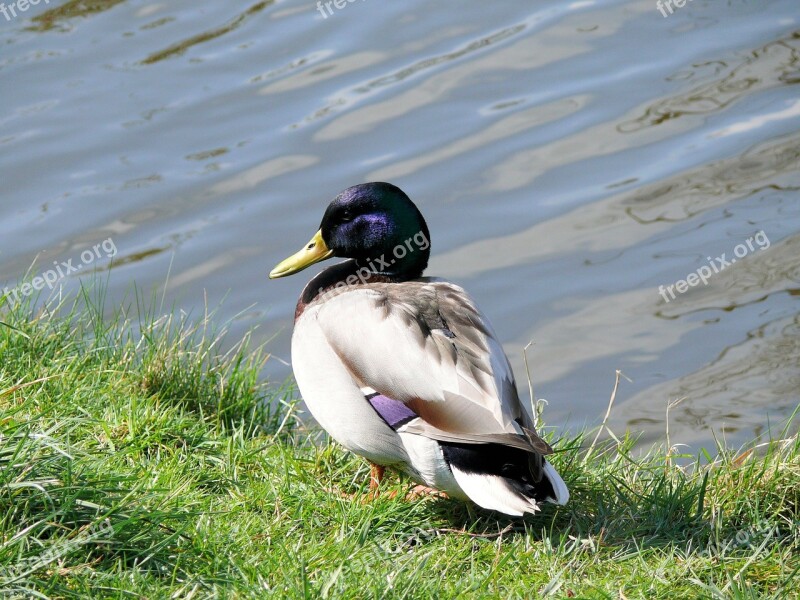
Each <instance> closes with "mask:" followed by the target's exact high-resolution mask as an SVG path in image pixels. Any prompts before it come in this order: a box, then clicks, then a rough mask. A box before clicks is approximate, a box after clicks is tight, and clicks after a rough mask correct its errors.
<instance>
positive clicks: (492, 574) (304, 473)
mask: <svg viewBox="0 0 800 600" xmlns="http://www.w3.org/2000/svg"><path fill="white" fill-rule="evenodd" d="M90 296H91V295H90V294H88V293H84V294H83V295H82V296H81V298H79V300H78V301H76V303H75V304H74V306H72V307H66V306H63V305H61V306H57V307H50V308H49V309H48V310H43V311H39V312H36V313H35V314H34V313H32V312H31V308H30V307H29V306H22V307H16V308H11V307H8V306H5V307H4V308H2V309H0V321H2V323H0V595H2V596H3V597H42V598H44V597H51V598H84V597H90V596H91V597H108V598H128V597H133V598H209V597H220V598H229V597H230V598H264V597H270V596H275V597H314V598H316V597H324V598H325V597H329V598H342V597H344V598H348V597H349V598H384V597H386V598H400V597H407V598H427V597H487V598H492V597H495V598H544V597H554V598H561V597H583V598H630V599H633V598H717V597H719V598H728V597H732V598H789V597H794V598H796V597H798V596H797V592H796V589H797V588H798V587H800V573H799V570H800V559H799V558H798V554H800V552H799V551H800V543H799V542H800V527H798V511H799V510H800V508H799V506H800V458H799V457H800V443H798V439H797V437H796V436H795V437H790V438H789V439H788V440H786V441H777V440H778V439H781V438H786V437H787V436H788V433H786V432H787V431H789V430H790V429H789V428H787V429H786V431H784V432H783V433H782V434H776V435H775V438H776V441H773V442H771V443H765V440H760V443H761V445H760V446H759V447H757V448H756V449H755V451H754V452H752V453H750V454H748V455H742V454H741V452H732V451H722V450H720V451H719V453H718V456H714V457H709V456H702V457H699V459H692V460H689V459H688V458H687V457H674V456H673V457H672V458H671V459H668V458H667V453H666V452H665V450H664V449H663V448H654V449H652V450H650V451H649V452H641V451H639V450H638V449H634V448H633V442H632V440H631V439H629V438H625V439H622V440H620V441H619V442H617V441H613V440H611V441H607V442H602V443H600V444H599V445H597V446H594V447H593V446H592V445H591V443H590V441H591V440H592V439H593V437H594V436H593V435H589V434H586V435H582V436H578V437H577V438H573V439H560V440H556V441H555V442H554V443H555V446H556V448H557V450H558V453H557V455H556V456H555V457H554V458H553V462H554V463H555V465H556V468H557V469H558V471H559V472H560V473H561V474H562V475H563V476H564V479H565V480H566V482H567V484H568V485H569V487H570V490H571V492H572V499H571V501H570V503H569V505H568V506H566V507H562V508H555V507H546V508H545V509H544V510H543V511H542V512H541V513H540V514H538V515H536V516H533V517H528V518H526V519H524V520H515V519H506V518H502V517H501V516H498V515H497V514H494V513H489V512H485V511H481V510H478V509H476V508H474V507H470V506H466V505H464V504H462V503H459V502H454V501H449V500H442V499H426V500H417V501H405V500H404V499H402V498H403V495H404V492H405V490H406V489H407V488H408V485H409V484H408V482H405V481H401V480H399V479H397V478H394V479H392V480H390V481H389V483H388V485H387V486H386V487H387V489H394V490H396V491H398V492H399V493H398V497H397V498H396V499H391V498H388V497H381V498H379V499H377V500H375V501H372V502H365V501H364V500H365V498H366V491H365V484H366V481H367V472H368V471H367V467H366V465H365V463H364V462H363V461H362V460H360V459H358V458H356V457H354V456H352V455H349V454H347V453H345V452H344V451H342V450H341V449H340V448H339V447H338V446H336V445H334V444H330V443H327V442H326V441H324V439H323V438H322V437H321V436H320V435H319V434H318V433H309V432H308V431H306V430H305V429H303V428H302V427H300V425H299V420H298V418H297V417H298V414H299V411H298V408H297V406H296V404H295V400H294V396H295V394H294V393H293V391H292V390H291V389H290V388H288V387H285V386H284V387H281V386H272V385H268V384H265V383H263V382H261V381H260V379H259V376H258V374H259V371H260V370H261V367H262V366H263V362H264V360H265V359H266V355H265V354H263V353H261V352H259V351H249V350H248V348H247V343H246V340H245V341H244V342H243V343H241V344H239V345H237V346H236V347H234V349H233V350H231V351H229V352H227V353H225V354H224V355H223V354H222V350H221V348H222V347H223V343H224V342H223V339H222V334H224V332H215V331H213V330H212V327H211V325H210V323H211V320H212V319H211V317H208V318H202V319H200V320H199V322H198V323H196V324H192V323H191V321H189V320H188V319H183V320H181V319H175V318H169V317H164V318H160V319H158V318H156V316H155V315H154V314H153V313H152V312H151V311H148V310H146V309H144V308H142V306H143V305H142V303H141V301H139V302H136V303H135V306H134V310H132V311H130V310H129V311H127V312H126V311H120V312H119V313H118V314H117V315H116V316H114V317H111V318H108V317H106V318H103V316H102V314H103V298H102V296H100V297H90ZM131 314H133V316H131ZM304 419H306V417H305V416H304ZM678 463H680V465H681V466H678ZM345 494H355V498H354V499H348V498H347V497H345Z"/></svg>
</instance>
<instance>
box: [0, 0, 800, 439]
mask: <svg viewBox="0 0 800 600" xmlns="http://www.w3.org/2000/svg"><path fill="white" fill-rule="evenodd" d="M0 24H2V25H3V28H2V29H0V44H2V47H3V51H2V53H0V79H2V90H3V99H4V102H3V110H2V111H0V148H1V149H2V154H0V175H1V176H2V179H3V183H4V192H5V193H4V197H3V204H2V206H3V208H4V209H5V210H4V211H3V213H2V214H1V215H0V282H4V283H3V285H4V286H5V285H6V284H7V283H8V284H11V283H13V284H16V282H17V281H18V280H19V278H20V277H22V276H23V275H24V274H25V273H26V272H28V271H29V269H31V264H33V263H34V261H35V265H34V267H33V268H32V270H33V272H35V271H36V270H37V269H38V268H40V267H41V268H46V267H48V266H49V265H50V264H51V263H52V262H53V261H57V260H65V259H67V258H69V257H71V256H75V255H76V254H78V255H79V254H80V251H81V250H83V249H84V248H86V247H91V246H92V245H93V244H95V243H98V242H99V241H101V240H104V239H107V238H109V237H111V238H113V240H114V243H115V245H116V247H117V248H118V251H119V254H118V255H117V257H116V258H115V263H114V265H113V266H112V267H111V269H110V273H109V275H108V276H109V285H110V286H111V290H110V295H111V297H112V298H115V299H116V298H122V297H123V296H124V295H125V293H126V292H128V291H129V286H130V283H131V281H136V282H137V283H138V284H139V285H140V286H142V287H143V288H144V289H147V290H149V289H150V288H152V287H160V288H163V287H164V286H166V293H167V297H168V299H169V300H171V302H170V304H172V303H174V305H175V306H179V307H181V308H183V309H185V310H192V309H194V311H195V313H197V314H200V313H201V312H202V311H203V310H204V307H205V303H206V301H208V302H209V303H210V304H211V305H212V306H213V305H214V304H215V303H216V302H219V301H221V300H222V299H223V298H225V303H224V305H223V306H222V310H221V314H222V315H223V316H225V315H227V316H228V317H230V318H235V320H234V322H233V330H234V333H239V334H241V333H243V332H244V331H245V330H246V329H248V328H250V327H253V326H258V327H259V329H258V330H257V336H256V337H258V336H260V339H261V340H270V342H269V344H270V349H271V350H272V351H273V352H274V354H275V356H276V358H277V359H278V360H275V361H272V362H271V363H270V364H268V365H267V369H266V372H265V375H266V376H269V377H271V378H274V379H282V378H284V377H286V376H287V375H288V374H289V370H288V368H287V367H286V365H285V360H287V359H288V354H289V352H288V346H289V335H290V331H291V315H292V314H293V308H294V302H295V298H296V296H297V294H298V293H299V290H300V288H301V287H302V285H303V277H302V276H300V277H299V278H289V279H286V280H280V281H275V282H268V281H267V279H266V272H267V270H268V268H269V267H271V266H272V265H273V264H275V263H276V262H277V261H278V260H279V259H280V258H282V257H283V256H285V255H286V254H287V253H288V252H291V251H294V249H295V248H296V247H297V246H298V245H299V244H301V243H302V242H304V241H305V240H307V239H308V237H309V236H310V234H312V233H313V231H314V230H315V229H316V227H317V225H318V223H319V219H320V217H321V214H322V210H323V208H324V206H325V205H326V203H327V201H328V200H329V198H330V197H332V196H333V195H334V194H335V193H336V192H338V191H339V190H340V189H343V188H345V187H347V186H349V185H352V184H354V183H357V182H360V181H365V180H391V181H393V182H394V183H397V184H398V185H400V186H401V187H403V188H404V189H406V190H407V191H408V192H409V194H410V195H411V196H412V197H413V198H414V199H415V200H417V202H418V203H419V205H420V207H421V208H422V210H423V212H424V213H425V215H426V217H427V219H428V223H429V226H430V229H431V234H432V243H433V260H432V261H431V269H430V274H436V275H441V276H445V277H449V278H453V279H455V280H456V281H458V282H460V283H462V284H464V285H465V286H466V287H467V289H469V290H470V291H471V292H472V293H473V294H474V295H475V297H476V298H477V300H478V302H479V303H480V304H481V305H482V307H483V308H484V310H485V311H486V312H487V313H488V314H489V315H490V317H491V318H492V320H493V322H494V324H495V326H496V329H497V330H498V333H499V335H500V336H501V338H502V339H503V342H504V344H505V346H506V348H507V350H508V352H509V356H510V358H511V361H512V363H513V365H514V368H515V371H516V372H517V376H518V378H519V379H524V375H523V374H524V369H523V367H522V348H523V347H524V346H525V345H526V344H527V343H528V342H529V341H530V340H533V341H534V342H535V345H534V346H533V347H532V348H531V350H529V358H530V359H531V362H532V367H533V375H534V380H535V383H536V388H537V392H538V393H539V394H541V395H542V396H543V397H545V398H547V399H548V400H549V402H550V404H549V406H548V410H547V413H546V415H545V416H546V419H547V421H548V422H549V423H551V424H553V425H556V426H562V425H563V426H564V427H580V426H582V425H583V424H584V423H591V424H594V423H597V422H598V420H599V419H600V417H601V416H602V413H603V411H604V410H605V406H606V402H607V400H608V395H609V393H610V391H611V388H612V385H613V379H614V370H615V369H617V368H619V369H622V371H623V372H624V373H625V374H626V375H628V376H629V377H630V378H631V379H632V380H633V382H632V383H628V382H623V384H622V387H621V389H620V392H619V394H618V396H617V408H616V409H615V412H612V417H611V421H612V426H613V427H614V428H615V429H617V430H622V429H624V428H626V427H627V428H630V429H631V430H632V431H634V432H635V433H641V434H642V436H643V439H644V440H646V441H649V440H656V439H661V438H662V437H663V434H664V431H665V411H666V406H667V403H668V402H669V401H670V400H675V399H677V398H681V397H686V400H684V401H683V402H682V403H681V404H680V405H678V406H676V407H675V408H673V409H672V411H671V413H670V433H671V437H672V440H673V442H682V443H689V444H693V445H695V446H697V445H701V444H708V443H710V442H711V441H712V440H713V437H714V435H717V436H718V437H723V436H724V437H725V439H726V440H727V441H728V442H729V443H731V444H736V443H739V442H742V441H744V440H746V439H747V438H749V437H751V436H752V435H753V434H760V433H763V432H764V431H765V428H766V427H767V426H768V424H775V423H779V422H780V421H781V419H782V418H784V417H786V416H787V415H788V414H790V413H791V411H792V410H794V408H795V407H797V405H798V400H799V399H800V368H798V367H799V366H800V345H798V339H800V337H798V324H799V323H800V321H799V320H798V319H800V310H798V304H797V300H798V296H800V266H799V265H800V263H798V261H797V258H796V257H797V256H799V255H800V203H798V200H799V199H800V169H798V166H799V165H800V133H798V132H800V97H798V91H797V89H798V88H797V84H798V83H800V60H798V57H799V56H800V15H798V14H797V7H796V0H766V1H764V0H758V1H756V0H741V1H737V2H735V3H725V4H724V5H720V4H718V3H700V2H695V3H691V4H687V5H686V6H685V7H684V8H683V9H681V11H679V12H676V13H675V14H674V15H672V16H670V17H669V18H668V19H664V18H663V17H662V16H661V14H660V13H659V12H658V11H657V10H656V9H655V7H654V4H653V2H652V0H587V1H579V2H559V1H556V0H548V1H545V2H539V3H536V5H535V6H534V5H532V6H522V5H519V4H514V3H501V4H497V5H492V7H491V10H487V7H486V5H477V4H476V5H459V7H458V9H457V10H455V9H454V8H453V7H452V6H450V5H447V4H442V5H430V4H429V3H426V4H422V3H421V2H411V3H404V4H400V3H392V4H388V3H377V2H364V3H355V4H353V5H352V6H348V9H347V10H346V11H337V12H335V14H333V15H329V17H328V18H327V19H323V18H322V17H321V16H320V14H319V13H318V12H317V10H316V8H315V4H314V3H312V2H300V1H297V0H287V1H265V2H253V1H252V0H250V1H247V0H235V1H234V2H228V3H210V2H197V1H196V0H193V1H191V2H190V1H188V0H173V1H170V2H168V3H167V2H159V1H147V0H145V1H142V2H138V1H134V0H128V1H123V0H85V1H84V0H80V1H78V0H69V1H66V2H58V3H57V2H56V0H51V2H50V4H49V5H45V4H43V3H40V4H39V5H37V6H31V7H30V10H29V11H27V12H26V13H25V15H24V18H17V19H16V20H13V21H9V22H6V23H4V22H3V21H2V19H0ZM761 230H763V231H764V232H765V234H766V235H767V236H768V237H769V240H770V242H771V245H770V247H769V249H766V250H764V251H758V252H753V253H752V254H751V255H749V256H747V257H744V258H742V259H741V260H740V261H738V262H737V263H736V264H732V265H731V266H730V268H727V269H725V270H724V271H723V272H721V273H719V274H715V275H714V276H713V277H711V278H710V279H709V282H708V285H703V286H695V287H691V288H690V289H689V290H688V291H687V292H686V293H683V294H680V295H679V296H678V297H676V298H675V299H674V300H671V301H670V302H665V301H664V299H663V297H662V296H661V295H660V294H659V292H658V290H659V286H661V285H670V284H674V283H675V282H676V281H678V280H681V279H685V278H686V277H687V275H688V274H690V273H693V272H695V271H696V270H697V269H698V267H700V266H701V265H704V264H707V263H708V261H709V257H713V256H719V255H721V254H722V253H725V252H727V253H728V255H730V253H731V252H732V249H733V248H734V247H735V246H736V245H737V244H740V243H742V242H743V241H744V240H746V239H747V238H748V237H750V236H752V235H753V234H755V233H756V232H757V231H761ZM94 266H95V267H96V268H97V269H98V270H106V269H108V268H109V266H110V265H109V264H108V263H107V262H105V263H103V262H100V261H98V264H96V265H94ZM168 273H169V275H168ZM309 276H310V275H309ZM6 282H7V283H6ZM69 282H70V285H73V286H74V284H75V283H76V280H75V279H74V278H70V279H69ZM273 338H274V339H273Z"/></svg>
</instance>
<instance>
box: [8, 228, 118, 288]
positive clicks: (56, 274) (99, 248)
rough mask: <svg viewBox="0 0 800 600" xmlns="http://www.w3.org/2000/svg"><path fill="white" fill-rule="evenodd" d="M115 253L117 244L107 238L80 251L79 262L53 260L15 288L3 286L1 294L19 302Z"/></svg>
mask: <svg viewBox="0 0 800 600" xmlns="http://www.w3.org/2000/svg"><path fill="white" fill-rule="evenodd" d="M116 255H117V246H116V244H114V240H112V239H111V238H108V239H106V240H103V241H102V242H100V243H99V244H95V245H94V246H92V247H91V248H87V249H86V250H84V251H83V252H81V255H80V261H81V262H79V263H76V262H75V259H74V258H70V259H69V260H66V261H61V262H59V261H53V268H52V269H48V270H47V271H44V272H42V273H40V274H39V275H36V276H35V277H34V278H33V279H30V280H29V281H26V282H24V283H21V284H19V285H18V286H17V287H15V288H10V289H9V288H8V287H6V288H4V289H3V295H4V296H5V297H6V299H7V300H8V301H14V302H16V303H17V304H19V303H20V302H22V299H23V298H26V297H28V296H30V295H31V294H33V293H34V292H40V291H42V290H43V289H44V288H48V289H50V290H52V289H53V288H54V287H55V285H56V283H58V282H59V281H61V280H62V279H64V277H67V276H68V275H71V274H73V273H78V272H80V270H81V269H83V267H86V266H88V265H91V264H92V263H93V262H94V261H96V260H98V259H100V258H103V257H104V256H105V257H106V258H113V257H115V256H116Z"/></svg>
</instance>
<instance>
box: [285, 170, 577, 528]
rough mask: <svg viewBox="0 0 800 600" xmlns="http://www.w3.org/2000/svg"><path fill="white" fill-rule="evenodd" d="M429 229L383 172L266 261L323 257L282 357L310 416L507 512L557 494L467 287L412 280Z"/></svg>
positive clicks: (507, 369)
mask: <svg viewBox="0 0 800 600" xmlns="http://www.w3.org/2000/svg"><path fill="white" fill-rule="evenodd" d="M429 256H430V235H429V232H428V226H427V224H426V223H425V219H424V218H423V217H422V214H421V213H420V211H419V209H418V208H417V207H416V205H415V204H414V203H413V202H412V201H411V200H410V199H409V198H408V196H406V194H405V193H404V192H403V191H402V190H400V189H399V188H397V187H395V186H394V185H391V184H389V183H365V184H362V185H356V186H353V187H350V188H347V189H346V190H344V191H343V192H342V193H340V194H339V195H338V196H336V197H335V198H334V199H333V201H332V202H331V203H330V205H329V206H328V208H327V210H326V211H325V214H324V215H323V217H322V224H321V225H320V228H319V231H317V233H316V234H314V237H312V238H311V241H309V242H308V244H306V245H305V246H304V247H303V249H302V250H300V251H299V252H297V253H296V254H294V255H293V256H290V257H289V258H287V259H286V260H284V261H283V262H281V263H280V264H278V265H277V266H276V267H275V268H274V269H273V270H272V271H271V272H270V274H269V276H270V278H273V279H274V278H278V277H286V276H288V275H292V274H294V273H297V272H299V271H301V270H303V269H305V268H306V267H309V266H311V265H313V264H314V263H317V262H319V261H322V260H325V259H327V258H331V257H339V258H346V259H348V260H346V261H344V262H341V263H339V264H336V265H334V266H332V267H328V268H327V269H325V270H323V271H322V272H320V273H319V274H318V275H316V276H315V277H313V278H312V279H311V281H309V283H308V285H306V287H305V289H304V290H303V292H302V294H301V295H300V299H299V300H298V302H297V308H296V309H295V316H294V333H293V335H292V368H293V370H294V375H295V379H296V380H297V385H298V387H299V389H300V393H301V395H302V397H303V399H304V400H305V403H306V405H307V406H308V408H309V410H310V411H311V413H312V414H313V415H314V417H315V418H316V420H317V421H318V422H319V424H320V425H321V426H322V427H323V428H324V429H325V430H327V432H328V433H329V434H330V435H331V436H332V437H333V438H334V439H335V440H336V441H338V442H339V443H340V444H341V445H343V446H344V447H345V448H347V449H348V450H350V451H352V452H355V453H356V454H358V455H361V456H363V457H365V458H366V459H367V460H369V461H370V462H371V463H372V464H373V481H379V479H380V477H381V476H382V474H383V469H384V468H385V467H393V468H396V469H398V470H400V471H402V472H404V473H406V474H407V475H409V476H410V477H411V478H412V479H413V480H415V481H416V482H418V483H420V484H423V485H425V486H428V487H430V488H433V489H435V490H439V491H441V492H444V493H446V494H447V495H449V496H450V497H454V498H460V499H464V500H467V499H469V500H472V501H473V502H475V503H476V504H478V505H479V506H481V507H483V508H486V509H490V510H496V511H500V512H502V513H505V514H508V515H514V516H521V515H523V514H524V513H532V512H535V511H537V510H539V503H540V502H553V503H556V504H564V503H566V502H567V500H568V499H569V492H568V491H567V486H566V485H565V484H564V481H563V480H562V479H561V477H560V476H559V475H558V473H557V472H556V470H555V469H554V468H553V467H552V465H551V464H550V463H549V462H547V460H546V459H545V456H546V455H548V454H551V453H552V452H553V450H552V448H551V447H550V446H549V445H548V443H547V442H545V441H544V440H543V439H542V438H541V437H539V435H538V434H537V433H536V431H535V429H534V425H533V421H532V419H531V417H530V415H529V414H528V413H527V412H526V410H525V409H524V408H523V405H522V403H521V402H520V399H519V395H518V393H517V388H516V383H515V381H514V375H513V373H512V371H511V365H510V364H509V362H508V358H507V357H506V355H505V352H504V351H503V348H502V346H501V344H500V342H499V341H498V339H497V336H496V335H495V333H494V331H493V330H492V327H491V325H490V324H489V321H488V320H487V318H486V317H485V316H484V314H483V313H482V312H481V311H480V310H479V309H478V307H477V306H476V305H475V302H474V301H473V300H472V298H470V296H469V295H468V294H467V293H466V292H465V291H464V290H463V289H462V288H461V287H459V286H457V285H455V284H454V283H450V282H449V281H445V280H443V279H438V278H432V277H423V275H422V274H423V271H424V270H425V268H426V267H427V265H428V258H429Z"/></svg>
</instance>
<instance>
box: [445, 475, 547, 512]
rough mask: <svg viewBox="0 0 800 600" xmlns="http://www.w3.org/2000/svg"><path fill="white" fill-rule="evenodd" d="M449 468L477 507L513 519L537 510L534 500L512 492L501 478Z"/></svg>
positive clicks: (514, 491)
mask: <svg viewBox="0 0 800 600" xmlns="http://www.w3.org/2000/svg"><path fill="white" fill-rule="evenodd" d="M450 468H451V469H452V471H453V476H454V477H455V478H456V482H458V485H459V486H460V487H461V489H462V490H463V492H464V493H465V494H466V495H467V496H469V498H470V500H472V501H473V502H474V503H475V504H477V505H478V506H481V507H483V508H486V509H488V510H496V511H499V512H501V513H505V514H507V515H511V516H514V517H521V516H522V515H523V514H524V513H526V512H529V513H533V512H536V511H537V510H539V506H538V505H537V504H536V501H535V500H533V499H529V498H526V497H525V496H523V495H522V494H520V493H519V492H517V491H516V490H514V489H513V488H512V487H511V486H510V485H509V484H508V482H506V480H505V479H503V478H502V477H498V476H497V475H483V474H481V473H467V472H466V471H461V470H460V469H458V468H457V467H454V466H453V465H450Z"/></svg>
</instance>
